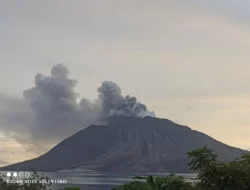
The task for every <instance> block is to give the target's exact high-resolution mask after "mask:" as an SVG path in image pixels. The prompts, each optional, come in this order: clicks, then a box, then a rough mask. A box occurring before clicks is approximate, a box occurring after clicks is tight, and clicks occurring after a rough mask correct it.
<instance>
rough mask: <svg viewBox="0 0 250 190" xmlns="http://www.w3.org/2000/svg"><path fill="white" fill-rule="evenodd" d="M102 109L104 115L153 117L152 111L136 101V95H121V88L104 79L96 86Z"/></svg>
mask: <svg viewBox="0 0 250 190" xmlns="http://www.w3.org/2000/svg"><path fill="white" fill-rule="evenodd" d="M98 92H99V99H100V100H101V102H102V111H103V113H104V115H105V116H106V117H110V116H112V117H114V116H125V117H146V116H152V117H154V116H155V114H154V112H150V111H148V110H147V107H146V105H144V104H142V103H140V102H137V99H136V97H133V96H132V97H131V96H129V95H127V96H125V97H124V96H122V91H121V88H120V87H119V86H118V85H117V84H116V83H114V82H112V81H104V82H103V83H102V86H101V87H99V88H98Z"/></svg>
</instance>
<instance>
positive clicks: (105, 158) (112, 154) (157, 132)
mask: <svg viewBox="0 0 250 190" xmlns="http://www.w3.org/2000/svg"><path fill="white" fill-rule="evenodd" d="M204 145H206V146H208V147H209V148H211V149H213V150H215V151H216V152H217V154H218V155H219V158H220V159H221V160H222V161H231V160H232V159H234V158H236V157H239V156H240V155H241V154H242V153H243V152H245V151H244V150H241V149H238V148H234V147H230V146H228V145H226V144H223V143H221V142H219V141H217V140H215V139H213V138H211V137H209V136H207V135H205V134H203V133H200V132H198V131H195V130H192V129H191V128H189V127H187V126H182V125H178V124H176V123H173V122H172V121H170V120H167V119H158V118H152V117H145V118H112V119H110V120H109V124H108V125H103V126H102V125H92V126H89V127H87V128H85V129H83V130H82V131H80V132H78V133H76V134H75V135H73V136H71V137H69V138H67V139H65V140H64V141H62V142H61V143H59V144H58V145H57V146H55V147H54V148H53V149H51V150H50V151H49V152H48V153H46V154H44V155H42V156H40V157H38V158H35V159H32V160H28V161H25V162H22V163H17V164H14V165H10V166H7V167H4V168H1V170H36V171H58V170H63V169H73V168H82V169H91V170H98V171H114V172H188V168H187V163H188V158H187V155H186V153H187V152H188V151H189V150H191V149H195V148H199V147H201V146H204Z"/></svg>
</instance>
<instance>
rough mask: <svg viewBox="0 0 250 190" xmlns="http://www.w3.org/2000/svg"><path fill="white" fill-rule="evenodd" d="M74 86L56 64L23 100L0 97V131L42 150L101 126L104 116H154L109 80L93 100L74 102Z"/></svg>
mask: <svg viewBox="0 0 250 190" xmlns="http://www.w3.org/2000/svg"><path fill="white" fill-rule="evenodd" d="M76 85H77V81H76V80H74V79H71V78H70V77H69V70H68V69H67V67H66V66H65V65H63V64H57V65H55V66H54V67H53V68H52V70H51V73H50V75H49V76H45V75H43V74H40V73H38V74H37V75H36V76H35V82H34V87H32V88H30V89H27V90H24V92H23V98H15V97H10V96H8V95H3V94H2V95H0V105H1V106H2V107H1V109H0V132H3V133H4V134H5V135H7V136H9V137H12V138H15V139H16V140H18V141H19V142H20V143H23V144H25V145H27V146H29V148H30V146H32V147H36V148H37V147H39V149H40V150H42V149H43V148H44V147H46V145H51V144H54V143H57V142H59V141H60V140H62V139H64V138H66V137H68V136H70V135H72V134H74V133H75V132H77V131H79V130H81V129H83V128H84V127H86V126H89V125H92V124H100V123H102V124H103V123H105V122H107V118H108V117H115V116H124V117H145V116H152V117H154V116H155V115H154V113H153V112H150V111H148V109H147V107H146V106H145V105H144V104H142V103H140V102H138V101H137V99H136V97H132V96H129V95H127V96H123V95H122V90H121V88H120V87H119V86H118V85H117V84H116V83H114V82H112V81H104V82H103V83H102V85H101V87H99V88H98V89H97V92H98V98H97V99H96V100H95V101H90V100H88V99H87V98H81V100H80V101H77V98H78V97H79V94H78V93H77V92H76V91H75V87H76Z"/></svg>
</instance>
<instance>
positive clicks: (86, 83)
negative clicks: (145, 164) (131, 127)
mask: <svg viewBox="0 0 250 190" xmlns="http://www.w3.org/2000/svg"><path fill="white" fill-rule="evenodd" d="M0 3H1V5H2V6H1V7H0V22H1V30H0V39H1V42H2V43H1V44H0V50H1V51H0V64H1V66H2V69H1V71H0V105H2V106H1V109H0V144H1V147H0V165H1V164H2V165H3V164H4V162H8V163H15V162H19V161H23V160H26V159H30V158H33V157H36V156H37V155H39V154H41V153H42V152H44V151H45V150H41V151H40V150H39V151H36V150H34V149H33V148H31V147H27V146H23V145H22V143H21V141H17V140H16V139H17V138H16V136H15V135H13V133H10V132H8V133H6V130H7V129H11V128H14V127H17V126H16V125H15V126H13V125H14V124H13V123H14V122H15V121H16V120H18V119H20V118H16V117H15V118H13V119H10V120H8V122H5V120H4V119H5V118H6V113H7V112H8V113H9V112H10V111H12V110H11V109H10V108H11V106H12V103H13V104H16V105H19V103H20V102H18V101H17V102H15V101H14V100H16V99H20V98H21V97H22V95H23V91H24V90H26V89H30V88H32V87H33V86H34V78H35V75H36V74H37V73H42V74H44V75H46V76H47V75H49V74H50V71H51V68H52V67H53V65H55V64H57V63H64V64H65V65H67V67H68V69H69V70H70V78H73V79H77V81H78V84H77V86H76V92H78V93H79V94H80V97H86V98H88V99H90V100H95V99H96V98H97V93H96V89H97V88H98V87H99V86H100V85H101V83H102V81H105V80H111V81H114V82H116V83H117V84H118V85H119V86H120V87H121V89H122V91H123V94H124V95H126V94H129V95H133V96H136V97H137V98H138V100H139V101H140V102H142V103H144V104H146V105H147V107H148V109H149V110H150V111H154V112H155V113H156V116H157V117H160V118H167V119H170V120H172V121H174V122H177V123H179V124H183V125H187V126H189V127H191V128H192V129H195V130H198V131H201V132H203V133H206V134H207V135H209V136H211V137H213V138H215V139H217V140H219V141H222V142H223V143H226V144H228V145H231V146H235V147H239V148H242V149H249V150H250V141H249V140H247V139H249V134H250V128H249V126H250V119H249V117H248V115H249V114H250V88H249V84H250V75H249V70H250V64H249V63H248V62H250V54H249V49H250V37H249V35H248V34H249V32H250V21H249V17H250V12H249V9H250V2H248V1H246V0H239V1H237V3H236V2H233V1H226V0H221V1H219V2H218V1H215V0H211V1H209V2H207V1H198V0H189V1H184V0H168V1H161V0H156V1H147V0H146V1H145V0H144V1H142V0H135V1H120V0H118V1H117V0H116V1H112V0H106V1H96V0H82V1H74V2H70V1H66V0H60V1H59V0H55V1H53V2H46V1H39V2H35V1H32V0H27V1H25V2H24V1H18V0H13V1H2V0H0ZM8 101H9V102H8ZM21 105H22V103H20V106H21ZM14 111H15V113H14V114H16V113H17V112H20V111H22V110H21V107H20V110H14ZM24 112H25V111H24ZM24 114H25V113H24ZM25 122H26V121H25ZM20 125H21V123H20ZM23 129H25V126H20V130H23ZM27 138H28V137H27Z"/></svg>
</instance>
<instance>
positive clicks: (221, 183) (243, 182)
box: [0, 147, 250, 190]
mask: <svg viewBox="0 0 250 190" xmlns="http://www.w3.org/2000/svg"><path fill="white" fill-rule="evenodd" d="M187 154H188V157H189V164H188V165H189V168H190V170H191V171H193V172H195V173H197V179H196V181H194V182H193V183H191V182H187V181H186V180H185V179H184V177H182V176H177V175H174V174H171V175H168V176H165V177H152V176H149V177H141V176H139V177H135V178H134V181H133V182H130V183H126V184H124V185H121V186H120V187H117V188H113V189H112V190H250V154H243V155H242V156H241V158H238V159H235V160H234V161H232V162H229V163H223V162H220V161H218V157H217V155H216V154H215V153H214V151H213V150H211V149H208V148H207V147H202V148H199V149H196V150H192V151H189V152H188V153H187ZM34 179H35V180H37V181H41V180H46V179H47V178H46V177H44V176H41V177H40V176H39V175H37V174H36V173H34V174H33V175H32V178H31V179H30V180H34ZM50 186H51V184H48V183H47V184H41V183H34V184H27V183H26V184H10V183H7V182H6V181H4V180H3V178H1V177H0V190H45V189H46V188H47V187H50ZM78 189H80V188H73V187H72V188H65V190H78Z"/></svg>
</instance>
